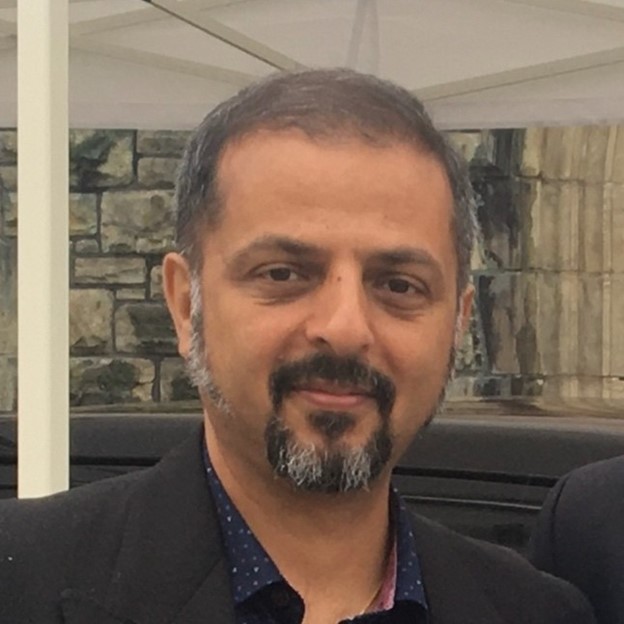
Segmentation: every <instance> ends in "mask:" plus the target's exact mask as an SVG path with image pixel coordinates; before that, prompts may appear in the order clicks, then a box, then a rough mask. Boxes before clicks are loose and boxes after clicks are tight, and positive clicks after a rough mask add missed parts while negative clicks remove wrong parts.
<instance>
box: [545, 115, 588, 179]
mask: <svg viewBox="0 0 624 624" xmlns="http://www.w3.org/2000/svg"><path fill="white" fill-rule="evenodd" d="M585 140H586V128H585V127H584V126H566V127H556V128H545V130H544V148H543V153H542V176H543V177H544V178H545V179H547V180H578V179H579V177H580V173H581V171H580V169H581V160H582V156H583V152H584V149H585Z"/></svg>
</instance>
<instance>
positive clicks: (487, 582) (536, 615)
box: [413, 515, 595, 624]
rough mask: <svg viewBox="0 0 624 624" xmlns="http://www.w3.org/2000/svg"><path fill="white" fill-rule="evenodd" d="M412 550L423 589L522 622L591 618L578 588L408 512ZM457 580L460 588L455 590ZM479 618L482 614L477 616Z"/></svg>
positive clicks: (578, 623)
mask: <svg viewBox="0 0 624 624" xmlns="http://www.w3.org/2000/svg"><path fill="white" fill-rule="evenodd" d="M413 526H414V533H415V539H416V543H417V551H418V554H419V557H420V559H421V565H422V568H423V578H424V583H425V588H426V589H427V593H428V595H431V594H432V592H434V593H436V594H437V595H438V596H439V599H438V600H437V602H438V603H441V602H442V600H444V597H445V596H449V597H452V598H453V599H454V600H464V599H465V600H466V602H467V604H483V605H488V606H489V608H491V609H492V610H493V611H495V612H496V613H499V614H500V615H505V617H508V618H511V619H510V620H509V621H519V622H520V621H521V622H523V623H526V624H529V623H530V624H552V623H561V624H564V623H565V624H584V623H588V624H589V623H593V622H594V621H595V620H594V618H593V615H592V611H591V608H590V606H589V603H588V602H587V600H586V599H585V597H584V596H583V595H582V594H581V592H580V591H579V590H577V589H576V588H575V587H573V586H572V585H571V584H569V583H568V582H566V581H563V580H561V579H558V578H555V577H553V576H551V575H549V574H546V573H545V572H540V571H539V570H537V569H536V568H535V567H533V566H532V565H531V564H530V563H529V562H528V561H527V560H526V559H525V558H524V557H522V556H521V555H519V554H518V553H516V552H515V551H512V550H510V549H508V548H504V547H502V546H497V545H495V544H490V543H488V542H483V541H481V540H477V539H473V538H470V537H466V536H464V535H460V534H459V533H456V532H455V531H452V530H451V529H448V528H447V527H444V526H441V525H439V524H437V523H435V522H432V521H430V520H428V519H424V518H422V517H420V516H417V515H415V516H414V523H413ZM457 585H459V586H460V587H461V589H459V590H457V589H456V586H457ZM483 621H484V622H485V621H487V620H485V619H484V620H483Z"/></svg>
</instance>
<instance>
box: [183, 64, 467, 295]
mask: <svg viewBox="0 0 624 624" xmlns="http://www.w3.org/2000/svg"><path fill="white" fill-rule="evenodd" d="M288 129H298V130H300V131H302V132H304V133H305V134H306V135H308V136H309V137H310V138H313V139H317V138H321V139H332V138H335V137H357V138H359V139H361V140H364V141H366V142H368V143H371V144H374V145H380V146H384V145H390V144H392V143H396V142H399V143H404V144H406V143H407V144H412V145H414V146H415V147H417V148H418V149H419V150H423V151H424V152H425V153H429V154H431V155H433V156H434V157H435V158H436V159H437V160H438V161H439V162H440V164H441V165H442V166H443V167H444V169H445V172H446V175H447V177H448V181H449V184H450V187H451V191H452V194H453V215H452V230H453V231H452V234H453V237H454V243H455V252H456V256H457V286H458V293H459V292H461V291H462V290H463V289H464V288H465V287H466V285H467V283H468V281H469V279H470V260H471V255H472V248H473V245H474V242H475V238H476V235H477V231H478V228H477V224H476V217H475V209H474V203H475V202H474V196H473V191H472V185H471V183H470V178H469V175H468V169H467V166H466V163H465V161H464V159H463V158H462V157H461V156H460V155H459V154H458V153H457V152H456V151H455V149H454V148H453V147H452V146H451V144H450V143H449V141H448V139H447V138H446V137H445V136H444V135H443V134H442V133H441V132H440V131H438V130H437V129H436V128H435V127H434V125H433V123H432V121H431V119H430V117H429V115H428V114H427V113H426V111H425V109H424V107H423V105H422V103H421V102H420V101H419V100H418V99H417V98H416V97H415V96H413V95H412V94H411V93H409V91H407V90H405V89H403V88H402V87H399V86H398V85H396V84H393V83H391V82H389V81H386V80H382V79H380V78H377V77H375V76H370V75H366V74H361V73H358V72H355V71H352V70H349V69H316V70H303V71H296V72H280V73H277V74H273V75H271V76H269V77H268V78H265V79H264V80H261V81H259V82H257V83H254V84H252V85H250V86H248V87H245V88H244V89H242V90H241V91H240V92H239V93H237V94H236V95H234V96H233V97H231V98H230V99H228V100H226V101H224V102H222V103H221V104H219V105H218V106H217V107H216V108H215V109H214V110H212V112H210V113H209V114H208V115H207V116H206V117H205V119H204V120H203V121H202V123H201V124H200V125H199V126H198V128H197V129H196V130H195V132H194V133H193V134H192V135H191V137H190V138H189V141H188V143H187V146H186V149H185V152H184V155H183V158H182V162H181V165H180V169H179V171H178V179H177V185H176V195H175V206H176V214H177V217H176V218H177V221H176V239H177V244H178V250H179V251H180V253H182V254H183V255H184V256H185V257H186V258H187V260H188V261H189V263H190V264H191V267H192V268H194V269H197V268H198V267H199V266H200V265H201V244H200V238H201V234H202V233H203V232H204V231H205V229H206V228H210V227H215V226H216V225H217V224H218V221H219V217H220V215H221V214H222V210H223V202H222V201H221V197H220V195H219V189H218V180H217V173H218V165H219V161H220V157H221V155H222V153H223V151H224V149H225V147H226V146H227V145H228V144H229V143H231V142H232V141H234V140H236V139H240V138H241V137H243V136H245V135H248V134H251V133H253V132H255V131H258V130H275V131H280V130H288Z"/></svg>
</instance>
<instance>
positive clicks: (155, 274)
mask: <svg viewBox="0 0 624 624" xmlns="http://www.w3.org/2000/svg"><path fill="white" fill-rule="evenodd" d="M150 297H151V298H152V299H163V297H164V294H163V283H162V266H161V265H160V264H159V265H158V266H155V267H152V270H151V271H150Z"/></svg>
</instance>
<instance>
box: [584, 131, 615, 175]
mask: <svg viewBox="0 0 624 624" xmlns="http://www.w3.org/2000/svg"><path fill="white" fill-rule="evenodd" d="M610 133H611V127H610V126H587V127H586V129H585V145H584V149H583V150H582V160H581V165H580V176H579V177H580V179H581V180H583V181H584V182H586V183H587V184H602V183H603V182H604V181H605V178H606V166H607V153H608V147H609V135H610Z"/></svg>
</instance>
